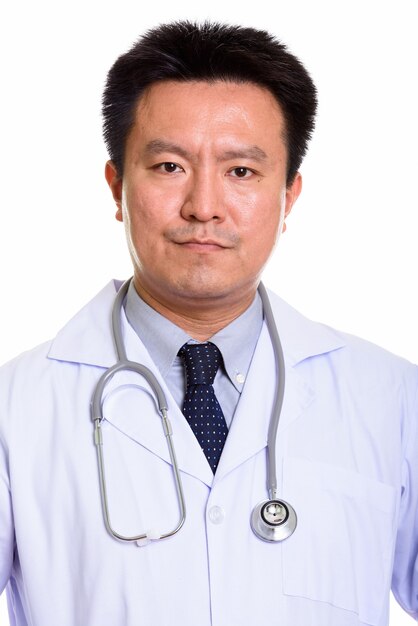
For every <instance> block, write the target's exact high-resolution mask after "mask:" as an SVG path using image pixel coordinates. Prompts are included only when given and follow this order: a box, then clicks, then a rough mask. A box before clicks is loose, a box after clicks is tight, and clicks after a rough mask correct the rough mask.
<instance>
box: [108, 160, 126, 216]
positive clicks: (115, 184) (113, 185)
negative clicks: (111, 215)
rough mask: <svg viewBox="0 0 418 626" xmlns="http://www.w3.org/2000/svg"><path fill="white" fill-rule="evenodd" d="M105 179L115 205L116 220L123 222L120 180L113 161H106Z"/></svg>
mask: <svg viewBox="0 0 418 626" xmlns="http://www.w3.org/2000/svg"><path fill="white" fill-rule="evenodd" d="M105 178H106V181H107V184H108V185H109V187H110V191H111V192H112V196H113V199H114V201H115V203H116V206H117V207H118V208H117V211H116V216H115V217H116V219H117V220H119V222H122V221H123V217H122V178H121V177H120V176H119V174H118V172H117V170H116V167H115V164H114V163H113V161H107V163H106V166H105Z"/></svg>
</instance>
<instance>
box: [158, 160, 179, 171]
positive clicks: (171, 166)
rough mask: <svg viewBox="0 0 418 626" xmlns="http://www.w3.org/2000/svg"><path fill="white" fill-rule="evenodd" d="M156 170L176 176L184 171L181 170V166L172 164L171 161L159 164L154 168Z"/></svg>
mask: <svg viewBox="0 0 418 626" xmlns="http://www.w3.org/2000/svg"><path fill="white" fill-rule="evenodd" d="M154 169H156V170H160V171H162V172H164V173H165V174H175V173H176V172H182V171H183V168H181V167H180V165H177V163H171V162H170V161H166V162H164V163H159V164H158V165H155V166H154Z"/></svg>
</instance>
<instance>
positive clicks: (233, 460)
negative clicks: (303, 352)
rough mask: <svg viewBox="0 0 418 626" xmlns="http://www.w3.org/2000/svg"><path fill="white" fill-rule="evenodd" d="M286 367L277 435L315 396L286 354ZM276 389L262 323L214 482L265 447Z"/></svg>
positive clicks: (272, 366)
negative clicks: (287, 359)
mask: <svg viewBox="0 0 418 626" xmlns="http://www.w3.org/2000/svg"><path fill="white" fill-rule="evenodd" d="M285 366H286V383H285V396H284V401H283V407H282V412H281V415H280V422H279V436H280V433H282V432H283V431H284V430H285V429H286V428H287V427H288V426H289V425H290V424H291V423H292V422H293V421H294V420H296V419H297V418H298V417H300V416H301V415H302V414H303V412H304V410H305V409H306V407H307V406H308V405H309V404H310V403H311V401H312V400H313V397H314V392H313V391H312V389H311V388H310V387H309V386H308V385H307V384H306V382H305V381H304V380H303V378H301V377H300V376H299V374H298V373H297V372H296V371H295V370H294V369H293V367H291V366H290V364H289V362H286V355H285ZM275 390H276V364H275V359H274V353H273V349H272V345H271V341H270V337H269V333H268V330H267V327H266V325H265V324H264V326H263V329H262V331H261V334H260V338H259V340H258V344H257V347H256V351H255V353H254V357H253V360H252V363H251V367H250V370H249V372H248V375H247V380H246V383H245V386H244V389H243V391H242V395H241V398H240V400H239V403H238V406H237V409H236V412H235V415H234V418H233V420H232V424H231V428H230V431H229V433H228V437H227V440H226V443H225V447H224V450H223V452H222V456H221V460H220V463H219V466H218V469H217V472H216V477H215V480H216V481H218V480H220V479H221V478H222V477H223V476H225V475H226V474H227V473H229V472H230V471H231V470H233V469H234V468H235V467H238V465H240V464H241V463H243V462H244V461H246V460H247V459H248V458H250V457H251V456H253V455H255V454H257V453H258V452H259V451H260V450H262V449H263V448H265V447H266V445H267V434H268V429H269V424H270V417H271V412H272V406H273V402H274V396H275Z"/></svg>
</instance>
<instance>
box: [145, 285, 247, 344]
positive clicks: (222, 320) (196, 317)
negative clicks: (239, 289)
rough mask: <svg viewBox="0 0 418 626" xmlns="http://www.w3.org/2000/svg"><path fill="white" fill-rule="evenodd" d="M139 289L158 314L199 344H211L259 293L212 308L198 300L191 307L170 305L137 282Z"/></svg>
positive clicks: (212, 306)
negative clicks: (209, 341)
mask: <svg viewBox="0 0 418 626" xmlns="http://www.w3.org/2000/svg"><path fill="white" fill-rule="evenodd" d="M134 284H135V289H136V291H137V293H138V295H139V296H140V297H141V298H142V299H143V300H144V302H146V303H147V304H148V305H149V306H150V307H152V308H153V309H154V310H155V311H157V312H158V313H160V315H163V316H164V317H165V318H167V319H168V320H170V322H173V324H176V326H179V327H180V328H182V329H183V330H184V331H185V332H186V333H187V334H188V335H189V336H190V337H192V338H193V339H196V341H207V340H208V339H210V338H211V337H212V336H213V335H215V334H216V333H217V332H219V331H220V330H222V328H225V326H228V324H230V323H231V322H233V321H234V319H236V318H237V317H239V316H240V315H241V314H242V313H244V311H246V310H247V309H248V307H249V306H250V305H251V303H252V301H253V299H254V296H255V291H253V292H251V293H249V294H248V296H247V297H246V298H240V300H239V302H232V303H231V302H230V301H228V302H227V303H224V304H223V303H219V302H217V303H216V304H212V305H209V304H208V302H207V301H205V303H204V305H203V306H199V304H196V302H195V301H193V302H189V303H188V306H187V307H182V306H178V305H176V304H173V303H167V302H165V301H163V300H162V299H159V298H158V297H156V296H155V295H153V294H151V293H150V292H149V291H148V290H146V289H145V288H144V287H143V286H142V285H141V284H140V283H139V281H137V280H135V281H134Z"/></svg>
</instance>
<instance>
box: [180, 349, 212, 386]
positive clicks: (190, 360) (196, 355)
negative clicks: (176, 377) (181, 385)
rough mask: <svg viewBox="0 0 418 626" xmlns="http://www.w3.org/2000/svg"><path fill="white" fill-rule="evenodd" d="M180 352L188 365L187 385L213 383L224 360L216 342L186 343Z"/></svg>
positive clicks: (186, 365)
mask: <svg viewBox="0 0 418 626" xmlns="http://www.w3.org/2000/svg"><path fill="white" fill-rule="evenodd" d="M178 354H179V356H180V357H181V358H182V359H183V361H184V365H185V367H186V384H187V387H189V386H190V385H213V381H214V380H215V376H216V372H217V371H218V368H219V365H220V364H221V360H222V356H221V353H220V350H219V348H218V347H217V346H215V344H214V343H210V341H208V342H206V343H185V344H184V346H183V347H182V348H180V350H179V352H178Z"/></svg>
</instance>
